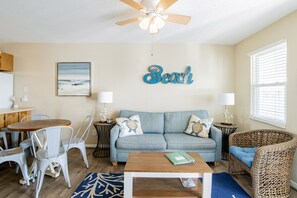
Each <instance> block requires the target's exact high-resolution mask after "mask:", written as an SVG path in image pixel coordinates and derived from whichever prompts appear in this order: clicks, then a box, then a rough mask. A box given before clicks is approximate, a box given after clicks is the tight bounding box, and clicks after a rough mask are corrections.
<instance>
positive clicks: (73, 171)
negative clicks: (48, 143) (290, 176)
mask: <svg viewBox="0 0 297 198" xmlns="http://www.w3.org/2000/svg"><path fill="white" fill-rule="evenodd" d="M92 152H93V149H87V154H88V160H89V164H90V168H89V169H87V168H85V166H84V163H83V161H82V158H81V156H80V153H79V151H78V150H71V151H70V152H69V154H68V161H69V174H70V180H71V184H72V188H71V189H68V188H67V184H66V182H65V180H64V177H63V175H61V176H59V177H58V178H56V179H54V178H51V177H48V176H46V177H45V179H44V182H43V185H42V188H41V192H40V196H39V197H40V198H58V197H59V198H65V197H70V196H71V195H72V193H73V192H74V191H75V189H76V188H77V186H78V185H79V184H80V183H81V181H82V180H83V179H84V178H85V176H86V175H87V174H88V173H89V172H101V173H104V172H113V173H122V172H123V170H124V166H125V164H124V163H119V164H118V166H117V167H113V166H112V165H111V163H110V162H109V158H94V157H93V156H92ZM227 164H228V163H227V162H226V161H222V163H221V164H220V165H219V166H213V164H212V163H210V164H209V165H210V167H211V168H212V169H213V170H214V172H216V173H218V172H227V170H228V167H227ZM21 177H22V176H21V174H18V175H16V174H15V168H14V167H13V168H10V167H9V165H8V163H3V164H1V165H0V197H1V198H2V197H3V198H4V197H5V198H16V197H18V198H31V197H35V183H33V184H32V183H31V185H30V186H29V187H27V186H22V185H20V184H19V183H18V180H19V179H20V178H21ZM234 178H235V180H236V181H237V182H238V183H239V184H240V185H241V186H242V187H243V188H244V189H245V191H246V192H248V193H249V194H251V190H252V189H251V185H252V183H251V178H250V176H249V175H239V176H235V177H234ZM291 197H292V198H296V197H297V192H296V191H294V190H293V192H292V196H291Z"/></svg>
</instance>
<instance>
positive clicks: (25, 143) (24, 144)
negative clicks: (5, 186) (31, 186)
mask: <svg viewBox="0 0 297 198" xmlns="http://www.w3.org/2000/svg"><path fill="white" fill-rule="evenodd" d="M49 118H50V117H49V116H48V115H46V114H33V115H27V116H25V117H23V118H22V119H21V122H27V121H30V120H46V119H49ZM30 133H31V132H30V131H28V132H27V137H28V138H27V139H25V140H24V141H22V142H21V143H20V147H22V149H23V150H24V151H25V154H26V158H28V155H29V153H28V152H29V151H28V150H27V149H29V148H31V147H32V143H31V139H30V136H31V135H30ZM31 154H32V155H33V153H32V151H31ZM18 172H19V166H17V167H16V174H18ZM33 181H34V179H33Z"/></svg>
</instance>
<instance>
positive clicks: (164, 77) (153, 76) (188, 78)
mask: <svg viewBox="0 0 297 198" xmlns="http://www.w3.org/2000/svg"><path fill="white" fill-rule="evenodd" d="M191 70H192V69H191V66H187V68H186V71H185V72H184V73H183V72H182V73H178V72H172V73H171V74H170V73H165V74H163V68H162V66H160V65H151V66H149V68H148V71H149V73H147V74H145V75H144V76H143V81H144V82H146V83H148V84H157V83H159V82H161V83H163V84H168V83H174V84H192V83H193V82H194V80H193V79H192V78H193V74H192V73H191Z"/></svg>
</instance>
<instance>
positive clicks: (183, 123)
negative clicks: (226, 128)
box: [164, 110, 208, 133]
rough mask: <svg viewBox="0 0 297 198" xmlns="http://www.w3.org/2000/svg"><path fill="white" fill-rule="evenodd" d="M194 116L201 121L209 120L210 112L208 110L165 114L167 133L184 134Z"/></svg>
mask: <svg viewBox="0 0 297 198" xmlns="http://www.w3.org/2000/svg"><path fill="white" fill-rule="evenodd" d="M192 115H195V116H197V117H198V118H200V119H204V118H208V112H207V111H206V110H197V111H180V112H165V113H164V116H165V133H181V132H184V131H185V130H186V129H187V127H188V124H189V120H190V118H191V116H192Z"/></svg>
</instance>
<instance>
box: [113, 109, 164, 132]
mask: <svg viewBox="0 0 297 198" xmlns="http://www.w3.org/2000/svg"><path fill="white" fill-rule="evenodd" d="M133 115H139V118H140V123H141V128H142V130H143V133H161V134H163V133H164V113H151V112H139V111H128V110H122V111H120V115H119V116H120V117H125V118H128V117H130V116H133Z"/></svg>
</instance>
